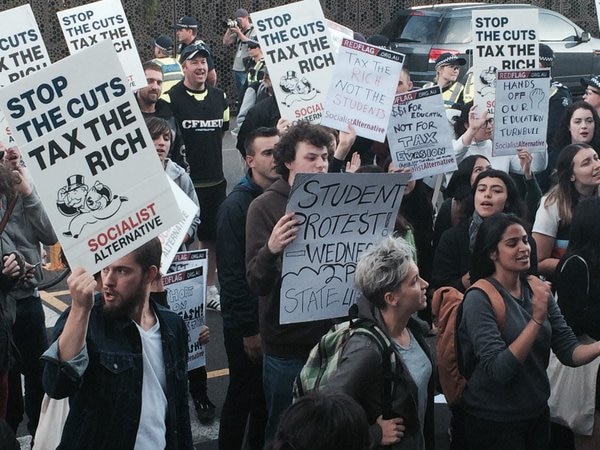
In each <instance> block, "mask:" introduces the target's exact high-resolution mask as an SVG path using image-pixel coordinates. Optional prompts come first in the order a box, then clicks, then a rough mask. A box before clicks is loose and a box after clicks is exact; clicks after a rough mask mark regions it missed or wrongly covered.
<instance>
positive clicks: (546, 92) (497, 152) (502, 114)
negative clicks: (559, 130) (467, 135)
mask: <svg viewBox="0 0 600 450" xmlns="http://www.w3.org/2000/svg"><path fill="white" fill-rule="evenodd" d="M549 100H550V71H549V70H548V69H537V70H511V71H503V70H500V71H498V80H497V82H496V108H495V116H494V144H493V146H492V155H493V156H506V155H509V156H513V155H514V154H515V152H516V149H517V148H520V147H525V148H527V150H529V151H530V152H532V153H533V152H545V151H546V129H547V128H548V102H549Z"/></svg>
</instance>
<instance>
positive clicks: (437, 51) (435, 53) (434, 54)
mask: <svg viewBox="0 0 600 450" xmlns="http://www.w3.org/2000/svg"><path fill="white" fill-rule="evenodd" d="M442 53H452V54H453V55H460V51H459V50H451V49H449V48H434V47H432V48H431V50H429V64H434V63H435V60H436V59H438V58H439V56H440V55H441V54H442Z"/></svg>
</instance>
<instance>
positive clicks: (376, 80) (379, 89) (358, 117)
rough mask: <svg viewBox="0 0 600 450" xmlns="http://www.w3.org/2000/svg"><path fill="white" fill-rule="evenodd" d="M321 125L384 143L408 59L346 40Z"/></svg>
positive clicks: (338, 59)
mask: <svg viewBox="0 0 600 450" xmlns="http://www.w3.org/2000/svg"><path fill="white" fill-rule="evenodd" d="M336 61H337V64H336V67H335V72H334V74H333V78H332V80H331V84H330V86H329V91H328V95H327V101H326V103H325V113H324V114H323V119H322V120H321V125H325V126H328V127H332V128H335V129H337V130H342V131H346V130H347V128H348V124H352V125H353V126H354V129H355V130H356V134H357V135H359V136H363V137H365V138H367V139H372V140H374V141H378V142H383V141H384V140H385V133H386V126H387V124H388V122H389V119H390V113H391V111H392V104H393V103H394V96H395V94H396V86H397V85H398V80H399V79H400V72H401V71H402V63H403V62H404V55H403V54H401V53H396V52H392V51H391V50H388V49H381V48H379V47H375V46H374V45H369V44H366V43H364V42H359V41H355V40H353V39H347V38H344V39H343V40H342V45H341V47H340V48H339V50H338V53H337V57H336Z"/></svg>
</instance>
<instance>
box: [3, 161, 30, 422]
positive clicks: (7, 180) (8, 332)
mask: <svg viewBox="0 0 600 450" xmlns="http://www.w3.org/2000/svg"><path fill="white" fill-rule="evenodd" d="M20 183H29V182H28V181H27V180H26V179H25V178H22V177H21V176H20V175H18V173H17V172H16V171H13V170H10V169H8V168H6V167H4V166H2V165H0V200H2V201H3V203H5V204H6V205H9V204H10V203H11V200H12V199H13V198H15V196H16V195H17V185H19V184H20ZM4 214H10V213H9V212H7V211H6V210H5V211H4ZM0 261H1V262H0V419H5V418H6V412H7V401H8V371H9V369H10V368H11V367H12V366H13V363H14V360H15V357H16V352H17V350H16V347H15V344H14V342H13V335H12V326H13V323H12V321H11V320H10V316H11V314H10V313H9V310H10V309H12V308H10V307H9V304H8V300H7V297H8V292H9V291H10V290H11V289H12V288H13V287H15V286H16V285H18V284H19V283H20V282H25V281H27V280H30V279H32V278H33V272H31V271H30V270H29V269H31V268H32V267H33V266H32V265H31V264H29V263H27V262H26V261H25V258H24V257H23V255H21V254H20V253H19V252H18V251H17V250H16V246H15V244H14V243H13V241H12V240H11V239H10V238H9V236H8V235H7V233H4V232H2V233H1V234H0ZM13 319H14V317H13Z"/></svg>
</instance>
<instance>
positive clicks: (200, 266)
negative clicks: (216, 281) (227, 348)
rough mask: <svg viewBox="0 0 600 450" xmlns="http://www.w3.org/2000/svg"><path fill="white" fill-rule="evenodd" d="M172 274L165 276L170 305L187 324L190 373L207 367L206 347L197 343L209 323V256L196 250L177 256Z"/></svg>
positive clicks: (205, 252)
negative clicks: (206, 307)
mask: <svg viewBox="0 0 600 450" xmlns="http://www.w3.org/2000/svg"><path fill="white" fill-rule="evenodd" d="M171 267H172V268H174V269H176V271H174V272H173V271H171V270H169V273H167V274H166V275H164V276H163V284H164V286H165V288H166V290H167V302H168V303H169V308H170V309H171V311H174V312H176V313H177V314H179V316H181V318H182V319H183V321H184V322H185V326H186V327H187V330H188V371H190V370H193V369H197V368H198V367H202V366H204V365H206V353H205V348H204V345H201V344H200V343H199V342H198V337H199V336H200V332H201V331H202V330H203V329H204V327H205V323H206V315H205V304H204V301H205V296H206V270H207V268H208V252H207V251H206V250H195V251H193V252H182V253H178V254H177V255H176V256H175V258H174V260H173V264H172V266H171Z"/></svg>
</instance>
